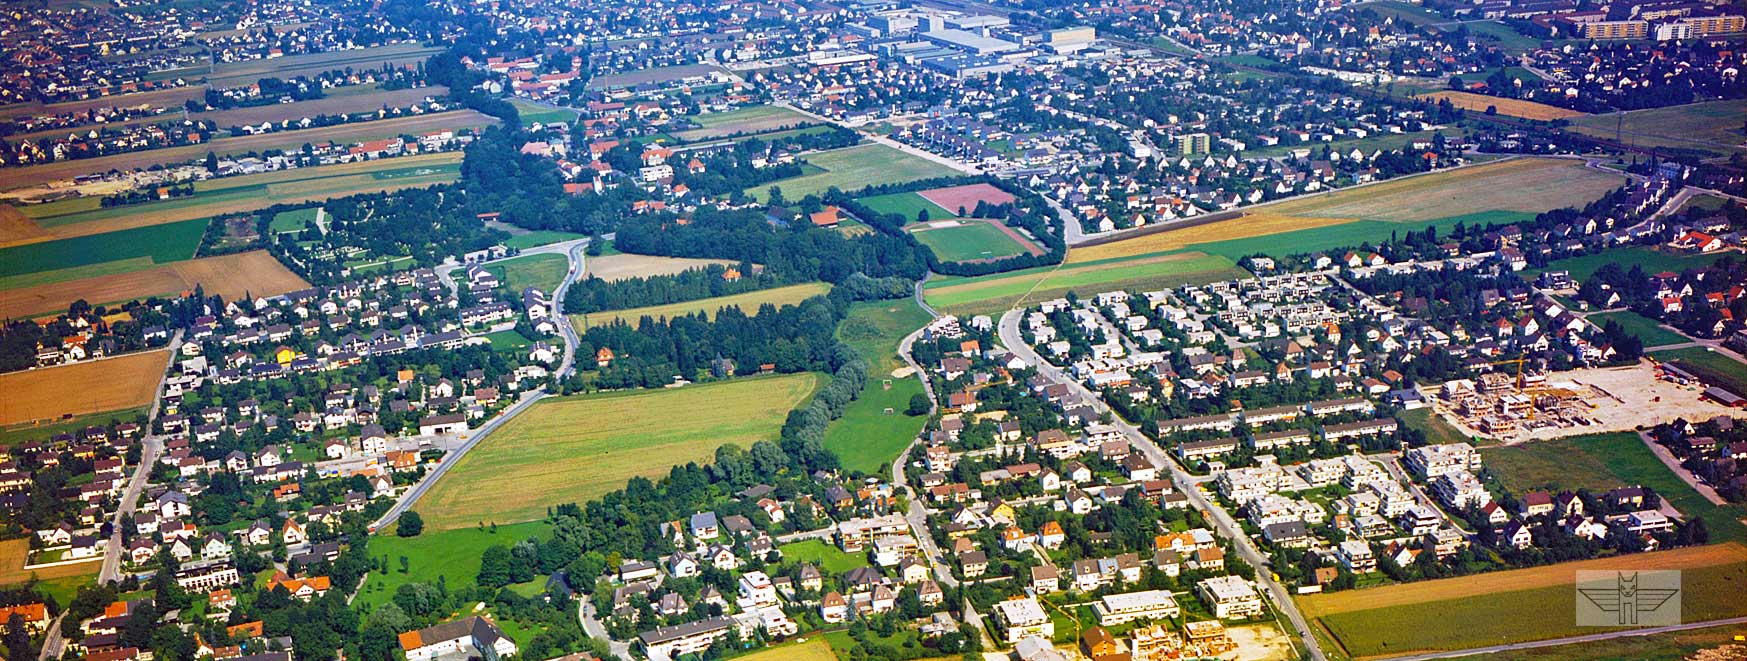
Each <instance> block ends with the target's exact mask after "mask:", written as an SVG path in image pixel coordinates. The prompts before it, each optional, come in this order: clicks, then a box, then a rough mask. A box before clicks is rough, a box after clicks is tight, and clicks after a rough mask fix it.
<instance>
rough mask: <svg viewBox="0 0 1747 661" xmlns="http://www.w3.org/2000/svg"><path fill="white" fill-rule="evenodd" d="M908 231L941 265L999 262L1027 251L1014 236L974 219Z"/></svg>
mask: <svg viewBox="0 0 1747 661" xmlns="http://www.w3.org/2000/svg"><path fill="white" fill-rule="evenodd" d="M909 232H910V234H911V235H912V236H915V237H916V240H918V241H921V242H922V245H925V246H928V249H929V250H933V251H934V256H935V257H938V258H940V261H943V262H968V261H971V260H974V259H1000V258H1002V257H1011V256H1013V255H1018V254H1023V253H1025V252H1026V250H1025V247H1024V246H1021V245H1019V242H1017V241H1014V240H1013V237H1010V236H1007V233H1006V232H1003V231H1001V229H1000V228H998V227H995V226H994V224H992V223H990V222H987V221H977V220H973V221H969V222H965V223H964V224H961V225H957V226H954V227H927V226H925V225H916V226H913V227H911V228H910V229H909Z"/></svg>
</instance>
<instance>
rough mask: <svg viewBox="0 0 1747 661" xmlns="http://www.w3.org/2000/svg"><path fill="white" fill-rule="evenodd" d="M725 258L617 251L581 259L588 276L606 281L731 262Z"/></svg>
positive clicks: (676, 271) (671, 273)
mask: <svg viewBox="0 0 1747 661" xmlns="http://www.w3.org/2000/svg"><path fill="white" fill-rule="evenodd" d="M732 263H733V262H730V261H728V260H725V259H692V258H690V257H658V256H655V255H632V254H628V253H619V254H616V255H605V256H601V257H589V258H587V259H585V260H583V268H586V269H587V270H588V275H589V277H594V278H600V279H602V280H606V281H608V282H612V281H615V280H624V279H626V278H644V277H648V276H652V275H673V274H675V273H681V272H684V271H689V270H691V269H699V268H703V267H705V266H709V265H711V264H722V265H728V264H732Z"/></svg>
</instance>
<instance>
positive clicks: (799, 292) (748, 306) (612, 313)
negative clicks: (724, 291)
mask: <svg viewBox="0 0 1747 661" xmlns="http://www.w3.org/2000/svg"><path fill="white" fill-rule="evenodd" d="M828 291H831V285H828V284H825V283H823V282H808V283H803V284H799V285H789V286H787V287H774V288H771V289H760V290H758V291H749V292H745V293H741V294H733V295H730V296H717V297H715V298H704V299H699V300H696V301H686V302H684V303H669V304H667V305H651V306H648V307H641V308H631V309H629V310H609V311H605V312H591V313H588V314H573V315H570V322H571V323H572V324H574V325H575V326H576V329H577V330H579V331H581V330H587V329H588V327H589V326H602V325H606V324H610V323H613V322H615V321H624V322H625V323H627V324H631V325H633V326H635V325H637V320H638V319H642V318H643V317H655V318H658V319H659V318H663V317H665V318H672V317H679V316H684V315H688V314H692V313H694V312H702V313H704V314H706V315H709V317H710V318H711V319H714V318H715V317H716V311H717V310H720V309H722V308H725V307H730V306H735V307H739V308H740V310H741V311H742V312H745V313H746V314H757V313H758V307H759V306H761V305H764V304H765V303H769V304H771V305H775V306H777V307H779V308H780V307H782V306H784V305H793V304H795V303H799V302H801V301H804V300H807V299H809V298H812V297H814V296H819V295H822V294H824V293H825V292H828Z"/></svg>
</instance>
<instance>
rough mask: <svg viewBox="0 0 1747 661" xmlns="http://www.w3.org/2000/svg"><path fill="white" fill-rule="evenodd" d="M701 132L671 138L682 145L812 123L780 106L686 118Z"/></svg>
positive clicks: (681, 134) (691, 132) (689, 132)
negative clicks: (695, 124) (683, 142)
mask: <svg viewBox="0 0 1747 661" xmlns="http://www.w3.org/2000/svg"><path fill="white" fill-rule="evenodd" d="M686 119H689V120H691V121H693V122H696V123H697V124H698V126H700V127H702V128H697V129H692V130H690V131H679V132H677V133H674V137H676V138H679V139H680V140H684V141H686V142H695V141H699V140H707V139H710V138H719V137H723V136H728V135H733V134H736V133H746V134H759V133H768V132H772V131H783V130H788V129H787V127H793V126H797V125H800V124H806V123H811V122H812V121H813V120H812V119H811V118H809V117H807V116H806V115H803V114H801V113H798V112H795V111H793V110H789V109H788V108H783V107H781V106H749V107H745V108H737V109H734V110H730V111H728V112H713V113H707V114H702V115H690V116H688V117H686Z"/></svg>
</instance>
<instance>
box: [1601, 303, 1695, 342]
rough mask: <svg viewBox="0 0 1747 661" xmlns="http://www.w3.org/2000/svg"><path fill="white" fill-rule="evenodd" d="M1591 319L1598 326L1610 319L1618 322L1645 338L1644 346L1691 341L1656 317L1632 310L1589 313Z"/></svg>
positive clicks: (1642, 338) (1639, 337)
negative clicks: (1665, 325) (1661, 322)
mask: <svg viewBox="0 0 1747 661" xmlns="http://www.w3.org/2000/svg"><path fill="white" fill-rule="evenodd" d="M1589 321H1590V323H1593V324H1595V325H1596V326H1602V325H1605V324H1606V323H1607V322H1610V321H1612V322H1614V323H1617V324H1619V325H1620V327H1621V328H1624V329H1626V332H1627V333H1630V334H1632V335H1634V336H1636V337H1637V338H1638V339H1640V340H1643V341H1644V346H1646V347H1658V346H1662V345H1664V344H1679V343H1681V342H1690V341H1691V340H1689V339H1687V337H1686V336H1685V335H1681V334H1680V333H1677V332H1674V331H1672V330H1669V329H1668V328H1665V327H1663V326H1662V324H1660V323H1657V322H1656V320H1655V319H1651V318H1649V317H1646V316H1644V315H1641V314H1638V313H1636V312H1632V311H1630V310H1621V311H1619V312H1604V313H1601V314H1592V315H1589Z"/></svg>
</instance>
